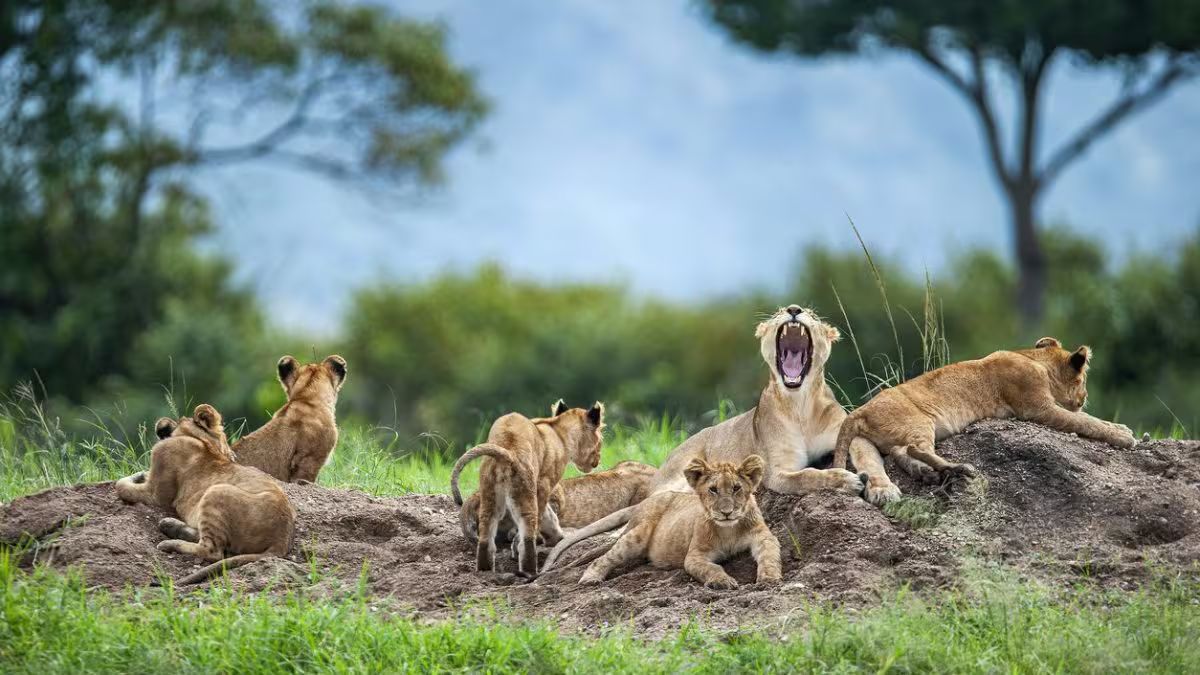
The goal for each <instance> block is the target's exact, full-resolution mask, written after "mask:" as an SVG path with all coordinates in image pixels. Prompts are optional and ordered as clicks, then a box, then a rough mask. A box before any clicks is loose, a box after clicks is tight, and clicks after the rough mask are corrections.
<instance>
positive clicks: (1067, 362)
mask: <svg viewBox="0 0 1200 675" xmlns="http://www.w3.org/2000/svg"><path fill="white" fill-rule="evenodd" d="M1025 354H1027V355H1028V356H1029V357H1030V358H1032V359H1034V360H1036V361H1040V362H1041V363H1043V364H1044V365H1045V366H1046V367H1047V368H1048V369H1049V371H1050V393H1051V394H1052V395H1053V396H1054V401H1055V402H1056V403H1058V404H1059V405H1060V406H1062V407H1064V408H1066V409H1067V410H1071V411H1078V410H1081V409H1082V408H1083V406H1085V405H1087V371H1088V364H1089V362H1090V361H1091V360H1092V349H1091V347H1088V346H1087V345H1084V346H1082V347H1079V348H1078V349H1076V350H1075V351H1073V352H1069V351H1067V350H1065V349H1063V346H1062V343H1060V342H1059V341H1058V340H1056V339H1054V338H1052V337H1044V338H1042V339H1041V340H1038V341H1037V342H1036V343H1035V344H1034V345H1033V349H1031V350H1026V351H1025Z"/></svg>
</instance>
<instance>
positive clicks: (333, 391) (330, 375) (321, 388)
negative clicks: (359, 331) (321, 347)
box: [277, 354, 346, 403]
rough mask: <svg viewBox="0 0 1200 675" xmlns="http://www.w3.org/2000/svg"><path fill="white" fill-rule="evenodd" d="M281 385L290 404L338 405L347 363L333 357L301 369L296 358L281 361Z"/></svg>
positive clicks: (287, 357) (338, 357) (279, 367)
mask: <svg viewBox="0 0 1200 675" xmlns="http://www.w3.org/2000/svg"><path fill="white" fill-rule="evenodd" d="M277 369H278V371H279V384H281V385H283V391H284V393H285V394H287V398H288V400H289V401H292V400H295V399H298V398H305V399H307V400H314V399H317V400H324V401H328V402H330V403H336V402H337V395H338V392H339V391H341V390H342V383H344V382H345V381H346V359H343V358H342V357H340V356H338V355H337V354H334V355H333V356H327V357H325V360H324V361H322V362H320V363H306V364H303V365H301V363H300V362H299V361H297V360H296V357H294V356H290V355H288V356H284V357H283V358H281V359H279V365H278V366H277Z"/></svg>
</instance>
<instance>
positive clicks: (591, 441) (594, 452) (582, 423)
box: [546, 398, 604, 473]
mask: <svg viewBox="0 0 1200 675" xmlns="http://www.w3.org/2000/svg"><path fill="white" fill-rule="evenodd" d="M546 421H547V422H549V423H550V424H552V425H554V429H555V431H557V432H558V435H559V436H560V437H561V438H562V439H563V444H564V445H566V446H567V452H569V453H571V463H573V464H574V465H575V466H576V467H577V468H578V469H579V470H580V471H582V472H584V473H590V472H591V470H592V469H594V468H596V467H597V466H599V465H600V445H601V443H603V440H604V404H603V403H601V402H599V401H596V402H595V403H594V404H592V407H591V408H588V409H587V410H584V409H583V408H568V407H567V404H566V403H564V402H563V400H562V399H561V398H560V399H558V400H557V401H555V402H554V405H552V406H550V417H549V418H547V419H546Z"/></svg>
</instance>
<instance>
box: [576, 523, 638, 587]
mask: <svg viewBox="0 0 1200 675" xmlns="http://www.w3.org/2000/svg"><path fill="white" fill-rule="evenodd" d="M652 532H653V527H652V526H651V525H650V524H648V523H647V524H643V525H639V526H637V527H634V528H633V529H630V530H626V531H625V534H622V535H621V537H620V538H619V539H617V541H616V543H614V544H613V545H612V548H610V549H608V551H606V552H605V553H604V555H602V556H600V557H599V558H597V559H596V560H595V561H594V562H593V563H592V564H591V565H588V568H587V571H585V572H584V573H583V576H582V577H580V579H579V583H581V584H598V583H600V582H602V581H604V580H605V579H607V578H608V575H609V574H611V573H612V571H613V570H614V569H616V568H618V567H620V566H621V565H624V564H625V563H627V562H631V561H633V560H638V559H640V558H645V557H646V554H647V553H648V552H649V550H650V536H651V534H652Z"/></svg>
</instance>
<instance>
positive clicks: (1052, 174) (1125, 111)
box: [1038, 57, 1200, 185]
mask: <svg viewBox="0 0 1200 675" xmlns="http://www.w3.org/2000/svg"><path fill="white" fill-rule="evenodd" d="M1198 72H1200V71H1198V70H1195V69H1189V68H1187V67H1186V66H1185V65H1184V64H1183V62H1182V60H1181V59H1180V58H1179V57H1172V58H1171V59H1169V60H1168V61H1167V65H1165V66H1163V69H1162V71H1161V72H1159V74H1158V75H1157V76H1156V77H1154V78H1153V80H1152V81H1151V82H1150V84H1149V85H1147V86H1146V87H1145V88H1143V89H1142V90H1141V91H1133V90H1131V91H1127V92H1126V93H1124V94H1122V95H1121V96H1119V97H1118V98H1117V99H1116V100H1115V101H1113V103H1112V104H1111V105H1110V106H1109V107H1108V109H1107V110H1105V111H1104V112H1103V113H1101V114H1100V115H1099V116H1097V117H1096V118H1095V119H1093V120H1092V121H1091V122H1089V123H1088V124H1086V125H1084V127H1083V128H1082V129H1080V130H1079V131H1078V132H1077V133H1076V134H1075V135H1074V137H1072V139H1071V140H1070V141H1068V142H1067V143H1066V144H1064V145H1063V146H1062V147H1061V148H1059V150H1058V151H1057V152H1055V153H1054V154H1053V155H1052V156H1051V158H1050V159H1049V160H1048V161H1047V162H1046V165H1045V167H1043V168H1042V171H1041V175H1040V176H1038V182H1039V183H1041V184H1043V185H1045V184H1049V183H1050V182H1052V181H1053V180H1054V179H1055V178H1057V177H1058V174H1059V173H1061V172H1062V170H1063V169H1064V168H1066V166H1067V165H1069V164H1070V163H1071V162H1073V161H1075V160H1077V159H1079V157H1080V156H1081V155H1083V153H1084V152H1086V151H1087V149H1088V148H1089V147H1090V146H1091V145H1092V143H1094V142H1096V140H1097V139H1099V138H1100V137H1102V136H1104V135H1105V134H1107V133H1108V132H1110V131H1112V130H1113V129H1114V128H1115V127H1116V126H1117V125H1118V124H1120V123H1121V122H1123V121H1124V120H1125V119H1127V118H1128V117H1130V116H1131V115H1133V114H1134V113H1136V112H1138V111H1139V110H1141V109H1143V108H1145V107H1147V106H1149V105H1150V104H1152V103H1154V102H1155V101H1157V100H1158V99H1160V98H1162V97H1163V96H1164V95H1165V94H1166V93H1167V91H1169V90H1170V89H1171V87H1172V86H1173V85H1175V84H1177V83H1178V82H1180V81H1181V80H1184V79H1187V78H1189V77H1193V76H1195V75H1196V74H1197V73H1198ZM1131 89H1132V88H1131Z"/></svg>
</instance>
